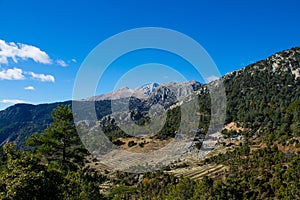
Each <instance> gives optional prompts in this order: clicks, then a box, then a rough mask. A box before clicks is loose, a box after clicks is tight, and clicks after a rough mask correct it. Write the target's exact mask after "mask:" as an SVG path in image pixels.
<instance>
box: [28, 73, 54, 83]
mask: <svg viewBox="0 0 300 200" xmlns="http://www.w3.org/2000/svg"><path fill="white" fill-rule="evenodd" d="M27 74H29V75H30V76H31V78H32V79H37V80H40V81H42V82H55V78H54V76H52V75H46V74H36V73H34V72H28V73H27Z"/></svg>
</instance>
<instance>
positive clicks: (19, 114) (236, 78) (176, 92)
mask: <svg viewBox="0 0 300 200" xmlns="http://www.w3.org/2000/svg"><path fill="white" fill-rule="evenodd" d="M222 79H223V82H224V86H225V89H226V97H227V115H226V123H230V122H232V121H235V122H241V124H243V126H246V127H251V129H252V130H259V132H260V133H261V134H264V133H266V134H267V133H270V131H273V132H276V131H278V130H279V129H280V130H285V131H286V133H287V135H289V136H285V138H287V137H294V136H295V134H296V133H297V131H298V130H300V119H299V118H300V117H299V113H300V110H299V109H300V108H299V105H300V103H299V102H300V87H299V86H300V47H297V48H293V49H289V50H286V51H282V52H279V53H276V54H274V55H272V56H270V57H268V58H267V59H265V60H261V61H259V62H256V63H254V64H251V65H248V66H246V67H245V68H243V69H241V70H237V71H234V72H231V73H228V74H226V75H225V76H223V77H222ZM213 84H214V82H211V83H209V84H208V85H213ZM208 85H201V84H200V83H198V82H196V81H190V82H185V83H165V84H160V85H159V84H157V83H150V84H146V85H143V86H142V87H140V88H136V89H129V88H122V89H119V90H116V91H115V92H111V93H108V94H103V95H99V96H95V97H91V98H88V99H84V100H80V101H76V103H79V104H80V108H82V110H83V111H84V112H86V113H89V112H92V111H88V110H87V108H88V106H87V105H89V104H90V103H92V104H94V102H93V101H96V102H95V108H96V112H97V117H98V119H101V118H102V117H104V116H106V115H109V114H111V104H112V103H114V102H115V103H120V104H119V105H120V107H122V105H125V103H126V102H127V103H128V101H129V110H134V111H135V112H136V113H135V114H136V115H139V113H138V112H144V111H147V110H148V109H149V108H150V107H151V106H152V105H154V104H157V103H158V104H160V105H162V106H164V107H165V108H168V107H170V106H172V107H176V106H177V104H176V103H177V102H180V101H181V98H182V97H185V96H186V95H188V94H190V93H192V92H194V91H196V93H197V94H198V95H199V99H200V109H201V110H200V113H204V114H205V113H206V115H209V113H210V98H209V90H208ZM122 103H123V104H122ZM58 104H69V105H71V101H66V102H58V103H53V104H41V105H30V104H17V105H14V106H11V107H9V108H7V109H5V110H3V111H0V144H1V145H3V144H4V143H6V142H8V141H16V142H17V144H18V145H19V147H23V146H24V141H25V139H26V137H28V136H30V135H31V134H32V133H34V132H41V131H42V130H43V129H45V128H46V127H47V126H48V125H49V123H51V112H52V110H53V108H55V107H57V105H58ZM178 105H179V104H178ZM298 111H299V112H298ZM207 124H208V121H206V122H201V123H200V125H199V126H203V127H205V126H207ZM278 134H279V133H278ZM281 136H282V133H281V135H278V136H277V137H278V138H284V137H281ZM265 137H267V136H265Z"/></svg>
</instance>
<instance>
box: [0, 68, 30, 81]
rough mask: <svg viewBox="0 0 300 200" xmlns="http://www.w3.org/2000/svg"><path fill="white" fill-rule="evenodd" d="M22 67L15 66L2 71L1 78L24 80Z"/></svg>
mask: <svg viewBox="0 0 300 200" xmlns="http://www.w3.org/2000/svg"><path fill="white" fill-rule="evenodd" d="M24 79H25V76H24V75H23V71H22V69H19V68H13V69H7V70H2V71H0V80H24Z"/></svg>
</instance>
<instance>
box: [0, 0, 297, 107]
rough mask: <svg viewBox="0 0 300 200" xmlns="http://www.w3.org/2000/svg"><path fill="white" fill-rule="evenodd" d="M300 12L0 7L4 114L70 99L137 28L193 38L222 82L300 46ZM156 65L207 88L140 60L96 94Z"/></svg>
mask: <svg viewBox="0 0 300 200" xmlns="http://www.w3.org/2000/svg"><path fill="white" fill-rule="evenodd" d="M299 7H300V3H299V1H297V0H287V1H269V0H268V1H256V0H252V1H247V0H245V1H238V0H236V1H233V0H228V1H222V0H219V1H215V0H212V1H201V0H193V1H183V0H182V1H181V0H176V1H174V0H173V1H171V0H164V1H161V0H151V1H147V0H139V1H138V0H127V1H121V0H99V1H96V0H95V1H88V0H85V1H83V0H76V1H71V0H70V1H68V0H66V1H58V0H51V1H38V0H35V1H33V0H26V1H23V0H19V1H17V0H0V17H1V25H0V26H1V29H0V30H1V31H0V48H2V49H0V91H1V92H0V110H1V109H4V108H6V107H7V106H9V105H12V104H13V103H16V102H22V101H23V102H29V103H34V104H37V103H45V102H55V101H64V100H68V99H71V98H72V90H73V83H74V80H75V78H76V74H77V72H78V70H79V68H80V65H81V63H82V62H83V61H84V59H85V58H86V56H87V55H88V54H89V52H90V51H92V50H93V48H95V47H96V46H97V45H98V44H99V43H100V42H102V41H104V40H105V39H107V38H109V37H111V36H113V35H115V34H118V33H120V32H122V31H126V30H129V29H133V28H140V27H164V28H169V29H173V30H176V31H179V32H182V33H184V34H186V35H188V36H189V37H191V38H193V39H194V40H196V41H197V42H198V43H199V44H201V45H202V46H203V47H204V48H205V49H206V51H207V52H208V53H209V55H210V56H211V57H212V59H213V60H214V62H215V63H216V65H217V66H218V69H219V71H220V73H221V74H222V75H223V74H225V73H227V72H230V71H233V70H236V69H240V68H242V67H243V66H245V65H247V64H250V63H252V62H255V61H258V60H261V59H264V58H266V57H267V56H269V55H271V54H273V53H275V52H278V51H281V50H285V49H288V48H291V47H294V46H299V45H300V37H299V36H300V20H299V10H298V9H299ZM1 41H2V43H1ZM154 62H156V63H161V64H165V65H170V66H172V67H174V66H177V68H178V67H179V66H181V67H183V73H184V74H185V75H186V79H187V80H191V79H197V80H199V81H201V78H199V77H197V76H194V74H195V73H194V72H193V71H192V70H187V69H190V68H189V67H188V65H189V64H188V63H187V62H185V61H184V60H181V59H180V58H177V57H176V56H174V55H169V54H168V53H166V52H159V51H144V52H133V53H132V54H128V55H127V56H124V57H121V58H120V59H118V60H117V61H116V62H115V63H114V67H112V68H111V70H110V71H108V72H107V75H106V76H105V77H104V78H103V82H102V84H99V87H98V89H97V94H100V93H105V92H109V91H111V90H112V89H113V88H114V87H115V84H116V82H117V81H118V80H119V79H120V77H122V74H124V73H125V72H126V70H128V69H130V68H132V67H134V66H136V65H141V64H147V63H154ZM175 68H176V67H175ZM125 69H126V70H125ZM162 71H163V70H162ZM155 73H157V70H156V72H155ZM152 75H153V74H152ZM162 77H166V79H165V80H163V79H159V80H157V82H163V81H172V79H168V78H167V76H164V75H163V76H162ZM174 77H175V76H174ZM147 81H148V80H147ZM128 84H129V86H131V87H133V86H135V83H134V82H130V81H129V82H128ZM136 84H140V82H137V83H136ZM136 86H138V85H136Z"/></svg>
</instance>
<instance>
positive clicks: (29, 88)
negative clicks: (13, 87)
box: [24, 86, 35, 90]
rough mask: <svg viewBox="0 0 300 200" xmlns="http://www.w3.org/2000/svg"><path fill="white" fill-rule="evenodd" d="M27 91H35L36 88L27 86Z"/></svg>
mask: <svg viewBox="0 0 300 200" xmlns="http://www.w3.org/2000/svg"><path fill="white" fill-rule="evenodd" d="M24 89H25V90H35V88H34V87H33V86H27V87H24Z"/></svg>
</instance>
